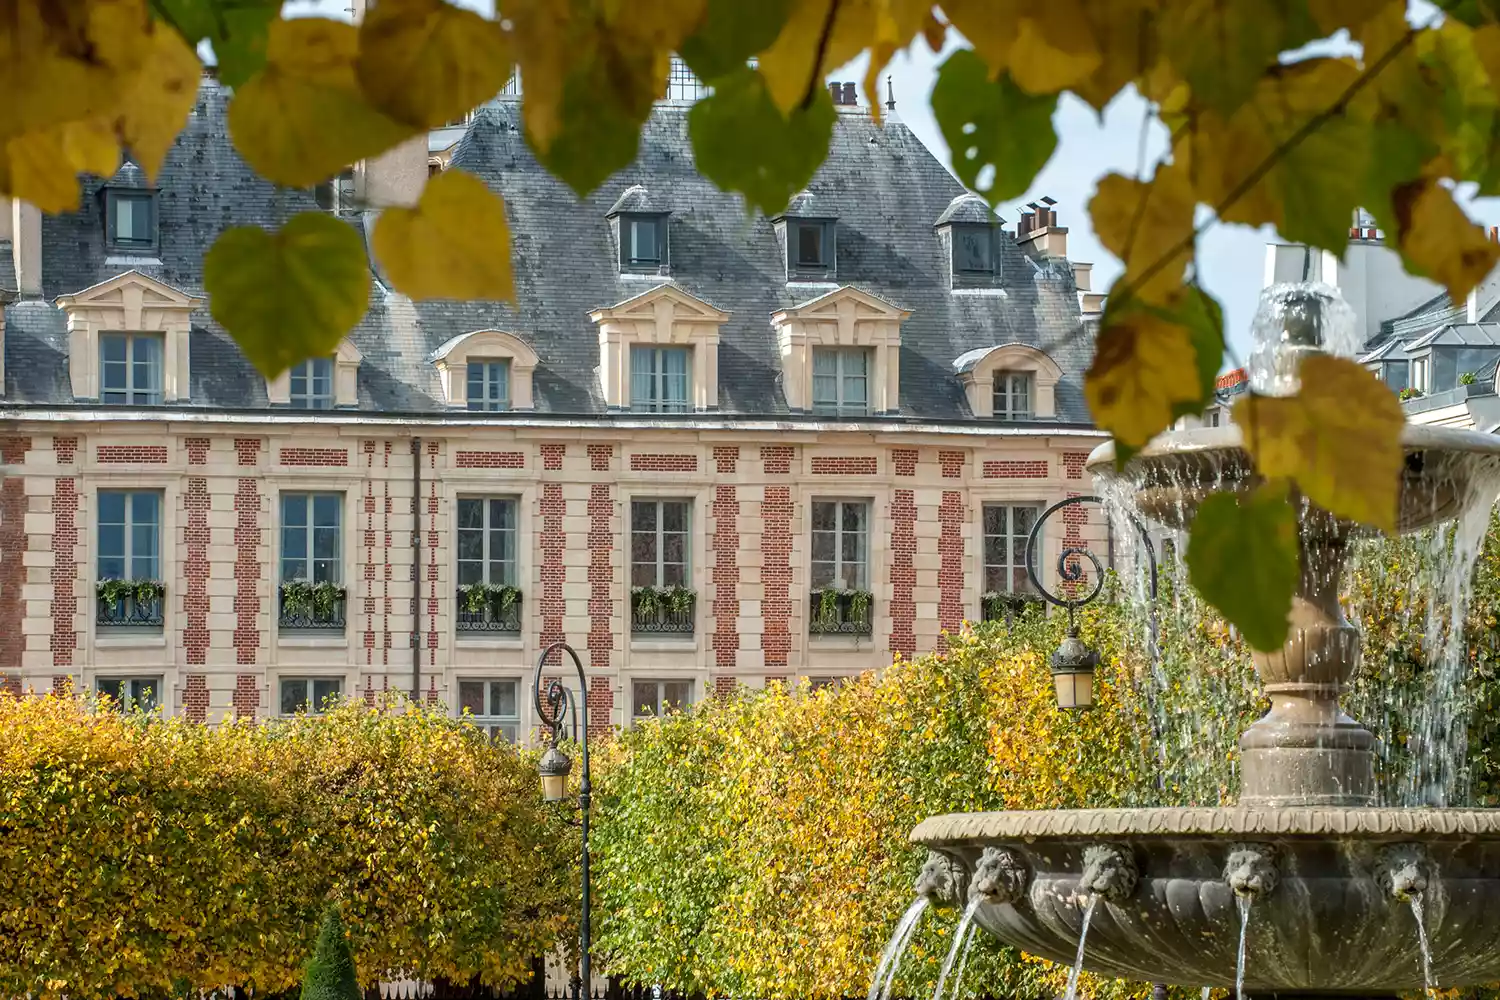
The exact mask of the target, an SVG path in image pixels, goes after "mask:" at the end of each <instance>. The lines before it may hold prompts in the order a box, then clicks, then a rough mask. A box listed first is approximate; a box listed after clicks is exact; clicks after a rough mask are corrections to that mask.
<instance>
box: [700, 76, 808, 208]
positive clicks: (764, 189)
mask: <svg viewBox="0 0 1500 1000" xmlns="http://www.w3.org/2000/svg"><path fill="white" fill-rule="evenodd" d="M836 117H837V114H836V112H835V111H834V110H833V99H832V98H831V97H829V96H828V91H827V90H825V89H822V88H819V90H818V93H817V95H816V96H815V97H814V99H813V102H812V104H811V105H810V106H809V107H807V108H797V109H795V110H793V111H792V113H791V116H790V117H783V116H782V114H781V112H780V110H778V109H777V107H776V104H775V102H774V101H772V100H771V94H770V91H769V90H767V89H766V83H765V79H764V78H763V77H762V76H761V75H760V73H759V72H758V71H756V70H753V69H750V68H749V67H744V68H742V69H740V70H739V71H737V72H735V73H734V74H732V75H730V76H727V77H724V78H723V79H721V80H718V81H716V82H715V84H714V93H713V96H712V97H707V98H704V99H703V100H701V101H699V102H698V103H697V104H695V105H693V110H692V111H691V112H689V113H688V132H689V134H690V135H691V136H692V140H693V156H694V158H695V160H696V161H697V165H698V169H699V170H700V171H702V172H703V175H704V176H705V177H707V178H708V179H709V180H711V181H713V182H714V183H715V184H717V185H719V187H721V188H723V189H724V190H725V191H738V192H740V193H741V194H743V195H744V196H745V202H746V204H747V205H749V206H750V207H752V208H759V209H760V210H761V211H762V212H764V213H765V214H766V215H774V214H775V213H776V212H779V211H780V210H781V209H783V208H785V207H786V205H787V202H788V201H790V200H791V198H792V195H794V194H796V193H797V192H798V191H800V190H802V189H803V188H804V187H806V186H807V182H808V181H810V180H812V176H813V174H814V173H815V172H817V169H818V166H819V164H821V163H822V162H823V160H824V158H825V157H826V156H827V155H828V140H829V138H830V137H831V136H832V134H833V123H834V120H835V118H836Z"/></svg>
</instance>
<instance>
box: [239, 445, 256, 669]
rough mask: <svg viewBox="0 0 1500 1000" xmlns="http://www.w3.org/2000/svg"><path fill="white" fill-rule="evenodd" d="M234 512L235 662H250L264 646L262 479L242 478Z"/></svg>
mask: <svg viewBox="0 0 1500 1000" xmlns="http://www.w3.org/2000/svg"><path fill="white" fill-rule="evenodd" d="M238 443H239V442H236V445H238ZM241 457H243V453H242V455H241ZM234 514H235V518H234V551H235V557H234V580H235V592H234V614H235V625H234V662H236V663H238V664H240V665H241V666H249V665H250V664H253V663H254V662H255V660H256V655H257V653H258V651H259V649H260V595H259V594H258V593H257V592H256V586H257V584H259V583H260V552H259V548H260V485H259V481H258V480H256V479H251V478H244V479H241V480H240V481H239V484H238V486H237V487H236V489H235V491H234ZM236 697H238V695H236Z"/></svg>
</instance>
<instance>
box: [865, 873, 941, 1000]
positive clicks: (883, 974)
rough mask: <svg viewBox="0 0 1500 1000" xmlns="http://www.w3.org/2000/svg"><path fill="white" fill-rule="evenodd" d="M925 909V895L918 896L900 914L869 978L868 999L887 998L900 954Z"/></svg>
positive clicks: (893, 981)
mask: <svg viewBox="0 0 1500 1000" xmlns="http://www.w3.org/2000/svg"><path fill="white" fill-rule="evenodd" d="M926 909H927V897H926V896H918V897H917V898H916V900H915V901H914V902H913V903H912V904H911V905H910V906H908V907H907V908H906V912H905V913H903V914H902V915H901V922H900V923H898V924H897V925H896V932H895V933H894V934H892V935H891V939H890V940H889V941H887V942H886V945H885V952H884V953H882V954H881V956H880V966H879V967H878V968H877V969H876V970H875V978H874V979H872V980H870V996H869V1000H887V998H888V997H889V996H890V995H891V987H892V986H893V985H894V984H895V982H896V970H897V969H899V968H900V967H901V956H902V955H904V954H906V946H907V944H909V943H910V942H911V937H912V934H914V933H915V932H916V929H917V921H919V920H921V919H922V911H924V910H926Z"/></svg>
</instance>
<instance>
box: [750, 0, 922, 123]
mask: <svg viewBox="0 0 1500 1000" xmlns="http://www.w3.org/2000/svg"><path fill="white" fill-rule="evenodd" d="M898 2H899V0H898ZM875 6H876V3H875V0H849V2H845V0H798V2H796V3H794V4H793V5H792V9H791V12H790V13H789V14H788V16H787V19H786V23H785V24H784V25H783V26H782V28H781V33H780V34H779V35H777V37H776V41H775V42H773V43H772V44H771V46H770V47H769V48H767V49H764V50H763V51H762V52H761V53H760V57H759V68H760V71H761V73H762V74H763V75H764V76H765V79H766V89H767V90H768V91H769V92H770V94H771V99H772V100H773V101H775V102H776V106H777V107H778V108H780V109H781V111H782V113H783V114H787V113H790V112H791V111H792V109H793V108H795V107H797V106H798V105H799V104H803V103H804V102H806V101H807V100H808V99H809V98H810V97H811V96H812V95H813V92H814V91H816V90H818V89H819V88H821V87H822V86H823V79H824V78H825V77H826V76H827V75H828V73H829V72H830V71H832V70H834V69H837V68H838V67H840V66H842V65H844V63H846V62H848V61H849V60H851V59H853V58H854V57H855V56H857V55H859V54H860V53H861V52H863V51H864V50H865V48H866V47H867V46H868V45H869V44H870V43H871V40H872V38H873V36H874V34H875V18H876V13H875ZM920 26H921V21H920V19H919V20H917V22H916V24H914V25H913V26H912V33H911V35H909V36H907V37H908V38H910V37H912V36H914V35H915V34H916V32H917V30H918V29H919V28H920Z"/></svg>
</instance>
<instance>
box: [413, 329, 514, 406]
mask: <svg viewBox="0 0 1500 1000" xmlns="http://www.w3.org/2000/svg"><path fill="white" fill-rule="evenodd" d="M428 360H430V361H431V362H432V363H433V365H434V366H435V367H436V368H437V370H438V379H439V381H441V382H442V386H443V398H444V399H445V400H446V401H447V403H448V405H449V406H451V407H453V408H454V409H458V410H467V409H468V408H469V362H470V360H474V361H509V362H510V408H511V409H512V410H533V409H535V408H536V403H535V402H534V401H533V394H532V387H531V380H532V375H533V373H534V372H535V371H536V366H537V361H538V359H537V355H536V351H534V350H532V349H531V346H530V345H529V344H527V343H526V342H525V341H524V340H522V339H521V338H520V337H518V336H516V335H515V334H513V333H507V332H506V331H504V330H472V331H470V332H469V333H465V334H463V335H461V336H458V337H454V338H453V339H452V340H450V341H448V342H447V343H446V344H444V345H442V346H441V347H439V348H438V349H437V350H435V351H433V352H432V355H431V356H430V357H429V359H428Z"/></svg>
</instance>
